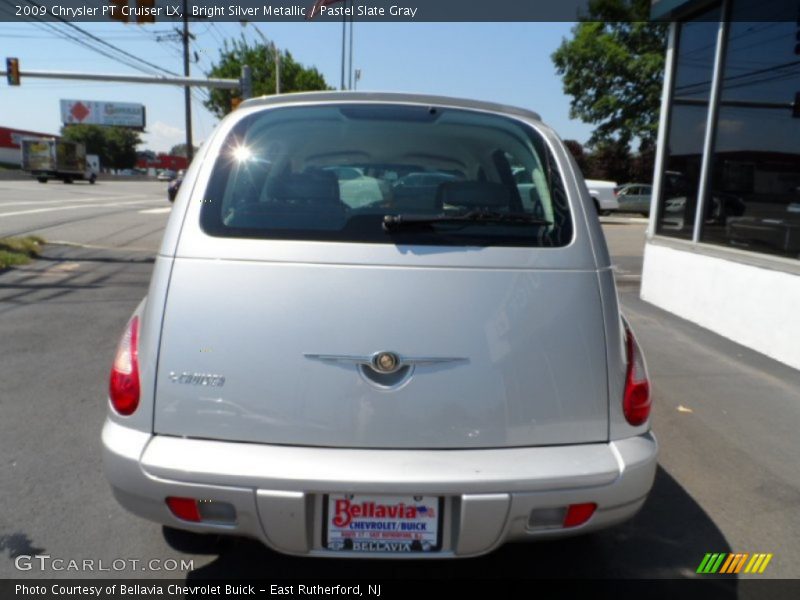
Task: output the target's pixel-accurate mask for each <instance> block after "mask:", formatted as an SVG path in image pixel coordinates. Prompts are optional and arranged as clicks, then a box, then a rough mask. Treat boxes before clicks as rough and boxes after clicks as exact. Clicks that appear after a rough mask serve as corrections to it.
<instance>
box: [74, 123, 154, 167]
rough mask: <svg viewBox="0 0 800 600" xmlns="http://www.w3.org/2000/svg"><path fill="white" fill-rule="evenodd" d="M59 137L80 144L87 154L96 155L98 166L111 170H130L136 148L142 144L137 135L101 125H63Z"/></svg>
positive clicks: (136, 133) (127, 130)
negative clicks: (98, 161)
mask: <svg viewBox="0 0 800 600" xmlns="http://www.w3.org/2000/svg"><path fill="white" fill-rule="evenodd" d="M61 137H62V138H64V139H65V140H67V141H71V142H80V143H82V144H83V145H84V146H86V153H87V154H97V155H98V156H99V157H100V165H101V166H103V167H110V168H112V169H130V168H132V167H133V166H135V165H136V146H138V145H140V144H141V143H142V140H141V138H140V137H139V133H138V132H136V131H133V130H132V129H126V128H125V127H105V126H101V125H65V126H64V127H62V128H61Z"/></svg>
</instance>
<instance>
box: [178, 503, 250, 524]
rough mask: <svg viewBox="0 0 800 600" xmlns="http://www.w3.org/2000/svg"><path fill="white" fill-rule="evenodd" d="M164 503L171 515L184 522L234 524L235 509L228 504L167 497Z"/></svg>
mask: <svg viewBox="0 0 800 600" xmlns="http://www.w3.org/2000/svg"><path fill="white" fill-rule="evenodd" d="M166 502H167V506H168V507H169V510H170V511H171V512H172V514H173V515H175V516H176V517H178V518H179V519H182V520H184V521H192V522H193V523H201V522H202V523H213V524H216V525H234V524H235V523H236V509H235V508H234V507H233V504H230V503H229V502H217V501H216V500H197V499H195V498H178V497H177V496H170V497H168V498H167V499H166Z"/></svg>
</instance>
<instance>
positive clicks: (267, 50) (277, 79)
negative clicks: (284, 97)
mask: <svg viewBox="0 0 800 600" xmlns="http://www.w3.org/2000/svg"><path fill="white" fill-rule="evenodd" d="M239 22H240V23H241V24H242V27H246V26H247V24H248V21H239ZM253 29H255V32H256V33H257V34H258V37H260V38H261V41H262V42H263V43H264V55H265V56H266V65H267V69H269V53H270V49H271V50H272V53H273V54H274V55H275V93H276V94H280V93H281V52H280V50H278V46H276V45H275V42H271V41H269V40H268V39H267V36H265V35H264V32H263V31H261V30H260V29H259V28H258V25H256V24H255V23H253Z"/></svg>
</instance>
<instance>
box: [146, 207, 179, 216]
mask: <svg viewBox="0 0 800 600" xmlns="http://www.w3.org/2000/svg"><path fill="white" fill-rule="evenodd" d="M171 210H172V207H171V206H167V207H166V208H146V209H145V210H140V211H139V214H140V215H163V214H165V213H168V212H170V211H171Z"/></svg>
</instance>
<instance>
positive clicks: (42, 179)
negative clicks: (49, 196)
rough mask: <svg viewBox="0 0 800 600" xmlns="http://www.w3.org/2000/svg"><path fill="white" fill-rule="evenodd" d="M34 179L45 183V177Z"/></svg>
mask: <svg viewBox="0 0 800 600" xmlns="http://www.w3.org/2000/svg"><path fill="white" fill-rule="evenodd" d="M36 181H38V182H39V183H47V177H37V178H36Z"/></svg>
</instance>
